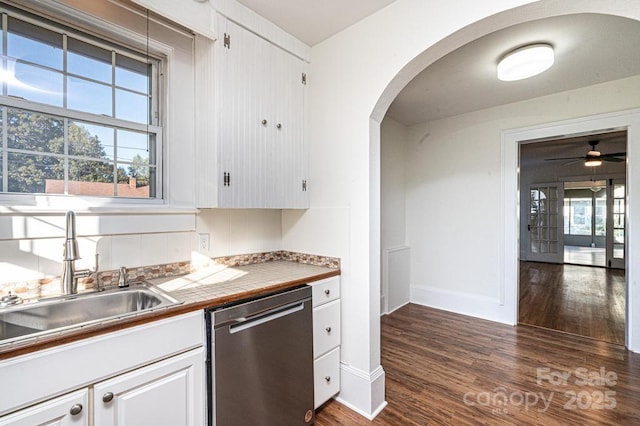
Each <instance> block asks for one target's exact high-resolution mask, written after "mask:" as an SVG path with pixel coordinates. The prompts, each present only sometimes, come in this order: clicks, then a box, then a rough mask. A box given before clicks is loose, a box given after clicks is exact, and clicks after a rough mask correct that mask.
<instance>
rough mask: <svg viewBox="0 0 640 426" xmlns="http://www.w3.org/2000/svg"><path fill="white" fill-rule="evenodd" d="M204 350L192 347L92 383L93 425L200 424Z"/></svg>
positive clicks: (202, 405) (166, 425)
mask: <svg viewBox="0 0 640 426" xmlns="http://www.w3.org/2000/svg"><path fill="white" fill-rule="evenodd" d="M203 352H204V350H203V349H202V348H199V349H194V350H192V351H189V352H186V353H184V354H181V355H177V356H174V357H172V358H169V359H167V360H164V361H160V362H157V363H155V364H152V365H149V366H146V367H143V368H140V369H138V370H134V371H131V372H129V373H126V374H123V375H121V376H118V377H114V378H113V379H109V380H106V381H104V382H100V383H98V384H96V385H95V386H94V392H93V406H94V410H95V415H94V417H95V420H94V425H95V426H112V425H153V426H202V425H203V424H204V422H205V416H204V412H205V408H204V395H205V386H204V356H203Z"/></svg>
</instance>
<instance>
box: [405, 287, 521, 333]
mask: <svg viewBox="0 0 640 426" xmlns="http://www.w3.org/2000/svg"><path fill="white" fill-rule="evenodd" d="M411 302H412V303H417V304H418V305H423V306H428V307H430V308H436V309H442V310H444V311H449V312H455V313H457V314H462V315H469V316H472V317H476V318H482V319H486V320H489V321H495V322H500V323H503V324H509V325H514V323H513V320H512V314H511V313H510V312H509V309H508V307H507V306H505V305H501V304H500V300H499V299H497V298H492V297H486V296H478V295H474V294H468V293H461V292H456V291H450V290H443V289H439V288H433V287H423V286H415V285H414V286H411Z"/></svg>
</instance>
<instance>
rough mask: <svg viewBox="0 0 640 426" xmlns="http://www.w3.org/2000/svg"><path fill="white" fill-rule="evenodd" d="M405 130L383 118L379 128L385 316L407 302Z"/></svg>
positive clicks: (381, 306) (381, 272) (381, 277)
mask: <svg viewBox="0 0 640 426" xmlns="http://www.w3.org/2000/svg"><path fill="white" fill-rule="evenodd" d="M406 145H407V127H406V126H404V125H403V124H401V123H399V122H397V121H395V120H393V119H391V118H388V117H386V118H385V119H384V120H383V121H382V124H381V125H380V249H381V258H380V264H381V265H382V267H381V271H380V282H381V290H380V293H381V298H380V310H381V312H382V313H389V312H391V311H393V310H395V309H397V308H398V307H400V306H402V305H405V304H406V303H408V302H409V270H410V268H409V251H408V249H406V247H405V244H406V209H405V203H406V194H405V180H406V176H405V174H406V173H405V170H406V167H405V164H406V161H407V159H406Z"/></svg>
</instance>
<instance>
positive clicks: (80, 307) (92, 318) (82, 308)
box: [0, 283, 179, 344]
mask: <svg viewBox="0 0 640 426" xmlns="http://www.w3.org/2000/svg"><path fill="white" fill-rule="evenodd" d="M178 303H179V302H178V301H177V300H176V299H174V298H172V297H171V296H169V295H168V294H166V293H165V292H163V291H162V290H160V289H158V288H157V287H155V286H153V285H151V284H148V283H143V284H137V285H132V286H131V287H126V288H116V289H113V290H107V291H102V292H95V293H86V294H77V295H73V296H66V297H61V298H55V299H48V300H44V299H43V300H41V301H38V302H33V303H28V304H25V305H19V306H16V307H11V308H5V309H0V344H4V343H8V342H11V341H16V340H22V339H26V338H31V337H37V336H40V335H44V334H47V333H51V332H56V331H62V330H65V329H72V328H75V327H81V326H86V325H89V324H94V323H100V322H104V321H108V320H113V319H117V318H124V317H127V316H132V315H135V314H137V313H140V312H147V311H150V310H157V309H161V308H165V307H168V306H173V305H176V304H178Z"/></svg>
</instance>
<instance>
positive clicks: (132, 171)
mask: <svg viewBox="0 0 640 426" xmlns="http://www.w3.org/2000/svg"><path fill="white" fill-rule="evenodd" d="M154 175H155V174H154ZM150 176H151V173H150V171H149V167H145V166H137V167H134V166H133V165H131V166H128V167H119V168H118V194H117V196H118V197H133V198H149V197H150V196H151V197H153V196H154V195H153V193H152V191H151V189H150V188H151V186H150Z"/></svg>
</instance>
